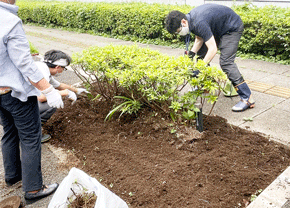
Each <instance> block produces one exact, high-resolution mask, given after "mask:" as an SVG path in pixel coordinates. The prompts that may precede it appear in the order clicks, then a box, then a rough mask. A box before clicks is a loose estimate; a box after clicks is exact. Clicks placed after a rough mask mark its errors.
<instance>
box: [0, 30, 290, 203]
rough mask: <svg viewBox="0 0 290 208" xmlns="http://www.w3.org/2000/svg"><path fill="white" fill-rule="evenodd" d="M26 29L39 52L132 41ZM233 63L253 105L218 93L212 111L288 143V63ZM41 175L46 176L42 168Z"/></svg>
mask: <svg viewBox="0 0 290 208" xmlns="http://www.w3.org/2000/svg"><path fill="white" fill-rule="evenodd" d="M25 31H26V35H27V38H28V39H29V40H30V41H31V42H32V43H33V44H34V45H35V47H36V48H37V49H38V50H39V52H40V54H44V53H45V52H46V51H47V50H50V49H59V50H63V51H64V52H67V53H68V54H70V55H71V54H73V53H75V52H80V51H82V50H83V49H85V48H87V47H90V46H93V45H94V46H105V45H107V44H122V45H132V44H135V43H133V42H129V41H122V40H116V39H111V38H104V37H99V36H93V35H89V34H81V33H76V32H69V31H62V30H57V29H50V28H43V27H37V26H28V25H26V26H25ZM138 45H140V46H141V47H150V48H151V49H153V50H158V51H160V52H161V53H164V54H167V55H170V56H180V55H183V52H184V50H182V49H173V48H170V47H165V46H156V45H145V44H138ZM236 63H237V65H238V66H239V68H240V71H241V73H242V74H243V76H244V78H245V79H246V80H247V82H248V83H249V86H250V87H251V89H252V92H253V97H254V99H255V101H256V107H255V108H254V109H251V110H247V111H245V112H242V113H234V112H232V111H231V107H232V106H233V105H235V104H236V103H237V102H238V101H239V98H238V97H233V98H227V97H224V96H223V95H221V96H220V98H219V101H218V102H217V104H216V106H215V108H214V110H213V113H212V114H215V115H218V116H221V117H223V118H226V119H227V120H228V122H229V123H231V124H233V125H236V126H239V127H241V128H246V129H248V130H251V131H255V132H260V133H262V134H264V135H265V136H267V137H268V138H269V139H272V140H275V141H278V142H280V143H283V144H285V145H287V146H290V117H289V114H290V66H289V65H281V64H275V63H268V62H264V61H257V60H242V59H240V58H237V60H236ZM212 64H215V65H218V55H217V56H216V57H215V58H214V60H213V61H212ZM59 79H60V81H64V82H66V83H69V84H74V83H77V82H79V79H78V78H77V77H76V76H75V75H74V73H73V72H72V71H66V72H65V73H63V74H62V76H60V77H59ZM209 107H210V106H207V107H204V109H203V113H204V114H207V113H208V112H209ZM247 118H251V119H252V121H245V120H247ZM0 134H1V132H0ZM43 146H44V151H43V152H44V153H43V154H45V153H47V152H48V153H49V155H54V153H53V152H49V151H50V150H49V148H46V144H45V145H43ZM45 157H46V156H45ZM0 159H1V158H0ZM44 160H45V161H47V159H46V158H44ZM1 163H2V159H1V162H0V187H1V181H2V182H3V181H4V179H3V166H2V164H1ZM44 163H45V162H44ZM285 172H286V173H285V174H286V176H285V177H286V178H287V177H290V175H289V171H285ZM64 174H66V171H61V173H60V174H59V178H58V179H56V180H54V178H53V177H52V180H54V181H58V182H60V181H61V180H60V179H61V177H63V175H64ZM44 177H46V170H45V168H44ZM54 181H51V182H54ZM283 181H284V183H279V184H280V185H281V184H282V185H283V186H286V187H288V189H287V190H289V187H290V183H288V178H287V180H286V179H285V180H283ZM289 181H290V179H289ZM273 183H274V182H273ZM274 185H275V184H274ZM2 187H3V186H2ZM272 190H273V188H272ZM283 190H284V189H283ZM7 191H8V192H9V190H7V189H5V190H4V192H5V193H7ZM1 193H2V191H0V198H1ZM11 193H13V192H11ZM11 193H8V195H11ZM14 193H15V192H14ZM263 193H264V192H263ZM283 193H284V194H280V196H281V199H280V198H279V197H278V198H277V197H276V199H275V200H279V201H280V202H281V203H284V201H285V203H286V201H287V197H288V198H289V197H290V193H289V192H288V191H287V192H285V190H284V192H283ZM266 194H267V193H266ZM18 195H19V192H18ZM261 195H262V194H261ZM258 198H259V197H258ZM271 200H273V199H271ZM256 201H258V200H256ZM266 201H267V200H266ZM264 202H265V200H264ZM257 203H259V202H257ZM267 203H268V202H267ZM270 203H272V202H269V203H268V204H270ZM281 203H280V204H281ZM285 203H284V204H285ZM44 204H45V203H44ZM272 204H273V203H272ZM42 206H43V207H45V206H44V205H43V204H42V205H41V204H40V205H39V206H38V205H37V206H35V205H34V206H33V207H42ZM251 206H252V207H258V204H255V202H253V203H251ZM261 207H264V208H267V207H275V206H270V205H269V206H268V205H266V204H264V205H263V206H261ZM276 207H279V206H276Z"/></svg>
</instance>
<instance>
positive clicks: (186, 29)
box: [178, 27, 189, 36]
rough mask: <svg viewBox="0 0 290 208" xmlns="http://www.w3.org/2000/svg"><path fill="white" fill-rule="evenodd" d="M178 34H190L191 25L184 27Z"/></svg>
mask: <svg viewBox="0 0 290 208" xmlns="http://www.w3.org/2000/svg"><path fill="white" fill-rule="evenodd" d="M178 34H179V35H181V36H185V35H187V34H189V27H182V28H181V30H180V32H179V33H178Z"/></svg>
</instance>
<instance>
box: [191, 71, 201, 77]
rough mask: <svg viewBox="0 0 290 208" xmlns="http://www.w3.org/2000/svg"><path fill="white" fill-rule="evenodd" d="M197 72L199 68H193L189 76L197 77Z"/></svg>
mask: <svg viewBox="0 0 290 208" xmlns="http://www.w3.org/2000/svg"><path fill="white" fill-rule="evenodd" d="M199 73H200V71H199V70H193V71H192V74H191V76H192V77H193V78H195V77H198V74H199Z"/></svg>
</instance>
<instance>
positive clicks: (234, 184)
mask: <svg viewBox="0 0 290 208" xmlns="http://www.w3.org/2000/svg"><path fill="white" fill-rule="evenodd" d="M109 106H110V104H109V103H106V102H104V101H94V102H92V101H89V100H88V99H87V98H85V97H81V98H80V99H79V100H77V102H76V103H75V104H74V105H70V102H69V101H66V102H65V108H64V109H59V110H58V111H57V112H56V113H55V114H54V115H53V117H52V118H51V119H50V120H49V122H48V123H47V124H46V125H45V126H44V129H45V131H46V132H47V133H49V134H51V135H52V140H51V141H50V143H51V144H53V145H56V146H60V147H62V148H64V149H66V150H70V152H71V153H73V154H74V155H75V156H76V157H77V158H78V159H79V162H75V163H68V164H67V165H68V166H69V167H72V166H75V167H78V168H80V169H82V170H83V171H85V172H86V173H88V174H89V175H91V176H92V177H95V178H96V179H97V180H99V181H100V182H101V183H102V184H103V185H104V186H106V187H107V188H109V189H110V190H111V191H113V192H114V193H116V194H117V195H118V196H120V197H121V198H122V199H123V200H125V201H126V202H127V203H128V205H129V207H146V208H150V207H152V208H156V207H158V208H160V207H166V208H168V207H182V208H185V207H189V208H192V207H214V208H219V207H220V208H226V207H229V208H233V207H245V206H246V204H247V203H248V202H249V201H250V198H251V195H252V194H255V193H256V192H257V190H259V189H265V188H266V187H267V186H268V185H269V184H270V183H271V182H272V181H273V180H274V179H275V178H276V177H277V176H278V175H280V174H281V173H282V172H283V171H284V170H285V169H286V168H287V167H288V166H289V164H290V150H289V149H288V148H286V147H284V146H283V145H281V144H278V143H275V142H273V141H269V140H268V139H267V138H265V137H263V136H262V135H260V134H258V133H253V132H250V131H247V130H244V129H241V128H238V127H236V126H233V125H230V124H228V123H227V121H226V120H225V119H223V118H221V117H216V116H210V117H208V116H205V118H204V129H205V131H204V132H203V133H201V134H200V133H199V132H198V131H196V130H195V126H186V125H177V124H174V123H173V122H172V121H171V120H170V119H169V118H166V117H163V116H162V115H159V114H157V115H156V113H155V114H154V113H152V112H150V111H149V110H145V111H144V112H143V113H140V114H139V116H138V117H135V116H124V115H123V116H122V117H121V118H120V119H116V118H113V119H112V120H110V121H106V122H105V121H104V119H105V117H106V115H107V114H108V113H109V111H110V108H109Z"/></svg>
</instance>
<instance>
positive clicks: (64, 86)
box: [56, 83, 78, 93]
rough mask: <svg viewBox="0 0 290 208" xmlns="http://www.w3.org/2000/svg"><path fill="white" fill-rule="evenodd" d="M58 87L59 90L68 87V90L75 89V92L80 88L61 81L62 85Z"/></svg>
mask: <svg viewBox="0 0 290 208" xmlns="http://www.w3.org/2000/svg"><path fill="white" fill-rule="evenodd" d="M56 89H58V90H65V89H67V90H70V91H73V92H75V93H77V92H78V89H77V88H75V87H73V86H71V85H68V84H65V83H60V85H59V86H58V87H57V88H56Z"/></svg>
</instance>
